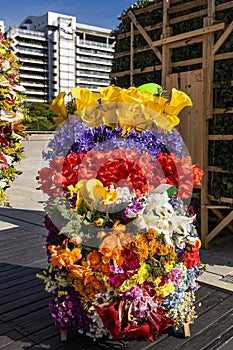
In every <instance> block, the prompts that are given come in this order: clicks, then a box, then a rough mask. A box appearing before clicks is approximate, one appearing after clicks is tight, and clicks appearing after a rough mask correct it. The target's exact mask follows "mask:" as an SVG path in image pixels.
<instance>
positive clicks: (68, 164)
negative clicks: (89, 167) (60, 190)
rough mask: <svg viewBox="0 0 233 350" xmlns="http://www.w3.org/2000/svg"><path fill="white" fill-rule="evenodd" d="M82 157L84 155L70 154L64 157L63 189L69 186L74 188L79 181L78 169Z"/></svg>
mask: <svg viewBox="0 0 233 350" xmlns="http://www.w3.org/2000/svg"><path fill="white" fill-rule="evenodd" d="M84 157H85V154H84V153H78V154H77V153H70V154H69V155H68V156H66V157H65V159H64V162H63V167H62V179H63V180H62V184H63V186H64V188H65V189H66V188H67V186H69V185H73V186H75V185H76V183H77V182H78V181H79V180H80V178H79V168H80V164H81V163H82V160H83V159H84Z"/></svg>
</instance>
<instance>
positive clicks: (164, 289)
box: [155, 283, 175, 298]
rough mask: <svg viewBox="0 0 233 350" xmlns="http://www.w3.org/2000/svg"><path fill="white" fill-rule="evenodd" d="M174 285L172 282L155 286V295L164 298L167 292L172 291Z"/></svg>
mask: <svg viewBox="0 0 233 350" xmlns="http://www.w3.org/2000/svg"><path fill="white" fill-rule="evenodd" d="M174 290H175V286H174V284H173V283H168V284H164V285H163V286H160V287H157V286H156V288H155V292H156V295H157V296H159V297H162V298H166V297H167V296H168V295H169V294H171V293H173V292H174Z"/></svg>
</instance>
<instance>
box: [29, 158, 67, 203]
mask: <svg viewBox="0 0 233 350" xmlns="http://www.w3.org/2000/svg"><path fill="white" fill-rule="evenodd" d="M63 162H64V157H59V158H55V159H52V160H50V162H49V167H44V168H42V169H41V170H39V171H38V176H37V177H36V180H37V181H38V184H39V185H40V187H38V188H37V189H38V190H41V191H43V192H44V193H46V194H48V195H49V196H50V197H52V198H55V197H56V196H57V194H58V193H59V192H60V191H61V190H62V181H63V178H62V174H61V172H62V166H63Z"/></svg>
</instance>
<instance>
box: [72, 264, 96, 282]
mask: <svg viewBox="0 0 233 350" xmlns="http://www.w3.org/2000/svg"><path fill="white" fill-rule="evenodd" d="M93 273H94V272H93V271H92V270H91V269H88V268H86V267H85V266H82V265H74V266H72V267H70V269H69V274H68V280H69V281H72V280H74V279H84V278H85V277H86V276H88V275H92V274H93Z"/></svg>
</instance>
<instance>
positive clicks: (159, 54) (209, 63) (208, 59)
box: [111, 0, 233, 248]
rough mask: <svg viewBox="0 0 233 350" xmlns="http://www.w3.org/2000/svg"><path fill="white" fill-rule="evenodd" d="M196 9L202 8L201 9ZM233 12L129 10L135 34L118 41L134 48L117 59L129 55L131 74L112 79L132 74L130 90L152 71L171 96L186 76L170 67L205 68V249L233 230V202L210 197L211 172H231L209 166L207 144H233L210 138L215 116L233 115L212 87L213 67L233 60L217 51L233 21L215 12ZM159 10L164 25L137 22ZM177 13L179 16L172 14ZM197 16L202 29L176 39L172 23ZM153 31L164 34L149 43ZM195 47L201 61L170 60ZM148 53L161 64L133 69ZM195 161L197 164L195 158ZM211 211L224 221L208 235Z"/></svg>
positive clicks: (210, 7) (202, 1)
mask: <svg viewBox="0 0 233 350" xmlns="http://www.w3.org/2000/svg"><path fill="white" fill-rule="evenodd" d="M176 4H177V5H176ZM198 6H201V7H199V8H198ZM203 7H204V8H203ZM232 8H233V1H227V2H225V3H223V4H220V5H215V0H187V2H186V3H184V4H182V5H180V4H179V0H161V1H160V2H158V3H155V4H151V5H149V6H146V7H144V8H140V9H135V10H130V11H128V12H126V14H125V15H124V18H126V17H128V19H129V20H130V21H131V27H130V28H131V31H130V32H126V33H121V34H120V35H119V40H121V39H125V38H127V37H131V44H130V50H128V51H123V52H118V53H116V54H115V59H117V58H119V57H125V56H128V55H130V70H129V71H124V72H116V73H112V74H111V77H116V78H118V77H124V76H127V75H130V85H131V86H132V85H133V81H134V76H136V75H138V74H144V73H148V72H153V71H161V76H162V79H161V80H162V81H161V85H162V86H163V87H165V89H166V90H167V91H168V92H169V91H170V90H171V87H172V86H171V85H172V84H173V87H177V88H180V87H179V86H175V85H176V84H177V85H179V82H178V80H179V79H180V77H181V78H182V74H181V75H178V76H175V75H172V74H171V72H172V69H174V68H175V67H184V66H191V65H197V64H199V65H201V67H202V68H201V71H200V76H201V77H202V78H201V79H202V80H201V84H200V82H199V85H197V86H198V87H200V86H201V87H202V94H203V96H202V97H200V98H202V99H203V105H202V109H201V110H199V113H200V115H201V117H199V120H198V122H199V123H200V125H201V128H199V131H198V132H199V133H200V132H201V137H200V135H199V141H200V144H199V151H200V153H202V155H201V157H200V159H199V160H200V161H199V165H200V167H201V168H202V169H203V170H204V171H205V176H204V180H203V183H202V188H201V195H200V197H201V204H200V213H201V214H200V216H201V238H202V242H203V246H204V247H205V248H208V244H209V242H210V241H212V240H213V239H214V237H215V236H216V235H218V234H219V233H220V232H221V231H222V230H223V229H224V228H225V227H228V228H229V229H230V230H231V231H232V232H233V225H232V224H231V221H232V220H233V211H232V210H231V208H232V205H233V199H232V198H219V199H216V198H214V197H213V196H211V195H209V194H208V173H210V172H211V173H214V172H223V173H227V170H223V169H221V168H218V167H211V166H209V164H208V141H210V140H214V141H216V142H217V141H219V140H222V141H224V140H233V135H209V133H208V121H209V119H211V118H212V117H213V115H215V114H224V113H233V106H232V107H231V108H228V109H227V110H225V109H224V108H214V107H213V89H214V88H216V86H215V85H214V83H213V76H214V63H215V62H216V61H219V60H225V59H232V58H233V52H225V53H219V49H220V48H221V47H222V45H223V44H224V42H225V41H226V40H227V39H228V37H229V35H231V33H232V32H233V21H232V22H231V23H230V24H229V25H228V26H226V25H225V23H223V22H220V23H216V22H215V21H214V18H215V13H216V12H219V11H224V10H227V9H232ZM159 9H163V18H162V22H160V23H153V24H152V25H150V26H145V27H143V25H142V23H140V21H139V20H138V18H137V17H138V15H140V14H142V13H146V12H151V11H153V10H159ZM190 9H191V10H192V13H189V14H182V15H179V11H186V10H190ZM176 14H177V16H174V15H176ZM170 17H171V18H170ZM198 17H199V18H200V17H204V20H203V27H202V28H199V29H195V30H193V31H188V32H185V33H181V34H177V35H172V30H171V29H172V25H174V24H176V23H179V22H182V21H188V20H192V19H193V18H198ZM155 29H162V35H161V37H160V39H159V40H155V41H153V40H152V39H151V36H150V32H151V31H152V30H155ZM219 31H222V33H221V35H220V37H219V38H218V39H217V40H216V41H215V39H214V34H215V33H217V32H219ZM136 35H142V36H143V38H144V40H145V41H146V45H145V46H143V47H140V48H139V47H137V48H134V39H135V36H136ZM195 43H202V48H203V50H202V57H199V58H191V59H189V60H183V61H179V62H172V60H171V56H172V50H173V49H177V48H182V47H185V46H187V45H191V44H195ZM147 51H148V52H149V51H150V52H151V51H153V52H154V54H155V56H156V58H157V61H159V62H160V64H157V65H154V66H147V67H144V68H143V69H140V68H137V69H134V55H135V54H136V53H141V52H147ZM193 72H195V71H193ZM183 78H184V79H186V80H188V79H191V78H192V79H193V76H191V73H190V74H189V75H188V74H187V75H185V74H184V75H183ZM170 81H171V82H172V84H171V82H170ZM197 84H198V82H197ZM186 85H188V84H186ZM182 90H183V91H186V92H187V93H188V94H189V92H190V91H189V90H188V89H185V85H184V89H182ZM196 90H198V89H196ZM181 135H182V132H181ZM182 136H183V135H182ZM192 142H193V141H192ZM188 146H189V145H188ZM192 156H193V155H192ZM194 161H195V162H196V159H195V156H194ZM216 203H217V204H216ZM222 209H224V210H226V209H229V211H230V212H229V214H227V215H226V216H224V215H223V214H222V212H221V210H222ZM209 211H211V212H212V213H213V214H214V215H215V216H216V217H217V218H218V220H220V222H219V223H218V224H217V226H216V227H215V228H214V229H213V230H212V231H211V232H209V228H208V218H209Z"/></svg>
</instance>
